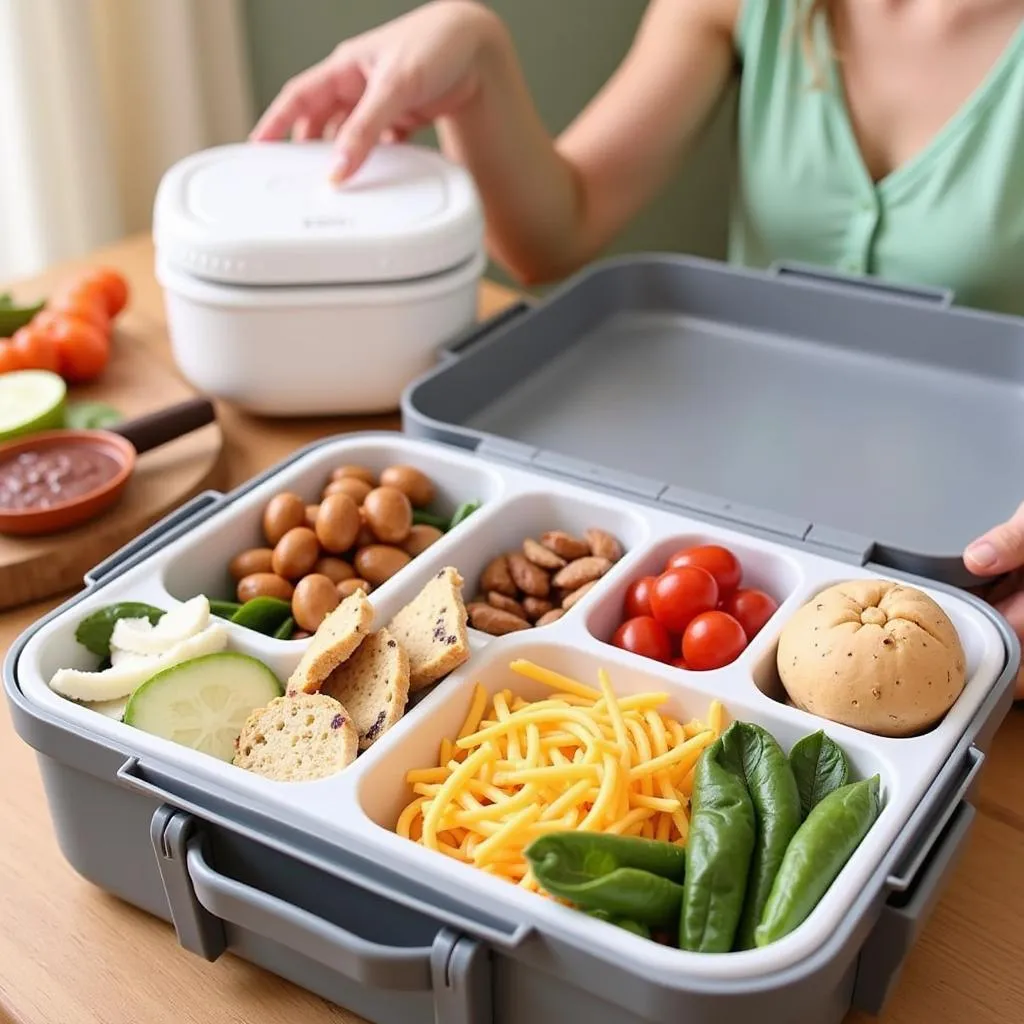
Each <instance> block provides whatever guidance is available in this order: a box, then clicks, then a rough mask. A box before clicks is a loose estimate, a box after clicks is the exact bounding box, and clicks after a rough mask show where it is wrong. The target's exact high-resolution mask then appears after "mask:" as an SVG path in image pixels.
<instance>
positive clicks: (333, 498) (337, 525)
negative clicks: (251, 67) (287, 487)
mask: <svg viewBox="0 0 1024 1024" xmlns="http://www.w3.org/2000/svg"><path fill="white" fill-rule="evenodd" d="M361 526H362V522H361V520H360V518H359V506H358V505H357V504H356V503H355V501H354V500H353V499H352V498H351V497H349V495H347V494H332V495H330V496H329V497H327V498H324V500H323V502H321V504H320V514H319V515H318V516H317V517H316V537H317V540H318V541H319V542H320V544H321V546H322V547H323V549H324V550H325V551H329V552H331V554H334V555H340V554H341V553H342V552H344V551H348V549H349V548H350V547H352V545H353V544H354V543H355V541H356V537H357V536H358V535H359V529H360V527H361Z"/></svg>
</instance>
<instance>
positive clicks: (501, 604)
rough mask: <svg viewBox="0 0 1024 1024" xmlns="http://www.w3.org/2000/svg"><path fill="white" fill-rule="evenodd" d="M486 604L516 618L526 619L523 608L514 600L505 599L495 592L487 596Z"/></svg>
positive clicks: (502, 595)
mask: <svg viewBox="0 0 1024 1024" xmlns="http://www.w3.org/2000/svg"><path fill="white" fill-rule="evenodd" d="M487 603H488V604H489V605H490V606H491V607H492V608H497V609H498V610H499V611H503V612H508V613H509V615H515V616H516V617H517V618H520V619H525V618H526V617H527V616H526V612H525V611H524V610H523V606H522V605H521V604H520V603H519V602H518V601H516V600H515V599H514V598H511V597H506V596H505V595H504V594H499V593H498V592H497V591H496V590H492V591H491V592H490V593H489V594H488V595H487Z"/></svg>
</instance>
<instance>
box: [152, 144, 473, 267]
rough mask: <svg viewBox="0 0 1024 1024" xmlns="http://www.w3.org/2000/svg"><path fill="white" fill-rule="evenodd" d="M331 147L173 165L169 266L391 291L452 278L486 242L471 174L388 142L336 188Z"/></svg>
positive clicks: (287, 147) (163, 207)
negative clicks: (396, 285)
mask: <svg viewBox="0 0 1024 1024" xmlns="http://www.w3.org/2000/svg"><path fill="white" fill-rule="evenodd" d="M331 166H332V164H331V145H330V143H328V142H306V143H288V142H284V143H246V144H240V145H230V146H220V147H216V148H214V149H208V150H204V151H203V152H200V153H196V154H194V155H192V156H189V157H187V158H185V159H184V160H182V161H180V162H179V163H177V164H175V165H174V166H173V167H172V168H171V169H170V170H169V171H168V172H167V173H166V174H165V175H164V177H163V180H162V181H161V183H160V186H159V189H158V190H157V197H156V202H155V208H154V215H153V236H154V242H155V244H156V247H157V250H158V252H159V253H160V256H161V258H162V259H164V260H165V261H166V262H167V264H168V265H170V266H172V267H174V268H176V269H178V270H180V271H184V272H185V273H188V274H191V275H193V276H195V277H198V278H202V279H204V280H206V281H212V282H218V283H222V284H235V285H289V286H293V287H294V286H302V285H328V284H331V285H339V284H381V283H388V282H396V281H409V280H415V279H420V278H427V277H431V276H434V275H438V274H442V273H444V272H446V271H449V270H452V269H454V268H456V267H459V266H461V265H463V264H465V263H466V262H467V261H468V260H470V259H472V258H473V257H474V256H476V255H477V254H478V253H479V252H480V250H481V248H482V246H483V215H482V212H481V207H480V202H479V199H478V197H477V193H476V189H475V186H474V184H473V181H472V178H471V177H470V175H469V174H468V173H467V172H466V171H465V170H464V169H463V168H461V167H459V166H457V165H455V164H453V163H451V162H450V161H448V160H447V159H445V158H444V157H443V156H442V155H441V154H440V153H438V152H436V151H434V150H432V149H427V148H425V147H420V146H411V145H398V144H396V145H386V146H379V147H378V148H376V149H375V150H374V151H373V152H372V153H371V154H370V157H369V159H368V160H367V162H366V163H365V164H364V165H363V166H362V167H361V168H360V169H359V171H357V172H356V174H355V175H354V176H353V177H352V178H351V179H350V180H349V181H348V182H346V183H344V184H343V185H340V186H335V185H333V184H331V182H330V180H329V173H330V170H331Z"/></svg>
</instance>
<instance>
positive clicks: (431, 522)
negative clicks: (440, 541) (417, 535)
mask: <svg viewBox="0 0 1024 1024" xmlns="http://www.w3.org/2000/svg"><path fill="white" fill-rule="evenodd" d="M412 521H413V524H414V525H415V526H434V527H436V528H437V529H438V530H440V531H441V532H442V533H444V532H445V531H446V530H447V529H448V522H449V520H448V519H447V518H446V517H445V516H438V515H434V513H433V512H426V511H424V510H423V509H421V508H414V509H413V510H412Z"/></svg>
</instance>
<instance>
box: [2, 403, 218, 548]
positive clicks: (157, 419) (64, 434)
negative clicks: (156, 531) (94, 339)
mask: <svg viewBox="0 0 1024 1024" xmlns="http://www.w3.org/2000/svg"><path fill="white" fill-rule="evenodd" d="M215 419H216V414H215V412H214V409H213V405H212V404H211V403H210V402H208V401H207V400H206V399H193V400H191V401H188V402H182V403H181V404H180V405H176V406H172V407H171V408H169V409H164V410H162V411H161V412H157V413H152V414H150V415H148V416H142V417H139V418H138V419H135V420H131V421H129V422H127V423H123V424H120V425H118V426H117V427H115V428H114V429H112V430H49V431H45V432H44V433H40V434H33V435H29V436H28V437H24V438H19V439H18V440H17V441H9V442H7V443H6V444H0V470H2V468H3V466H4V465H5V464H6V463H7V462H9V461H10V460H11V459H12V458H16V457H17V456H19V455H23V454H25V453H26V452H36V453H39V452H46V451H52V450H53V449H55V448H69V447H71V448H82V449H89V450H91V451H94V452H95V451H98V452H102V453H103V454H104V455H106V456H108V457H109V458H111V459H112V460H113V461H114V462H115V463H116V467H117V468H116V470H115V472H114V474H113V476H111V477H110V478H109V479H107V480H104V481H103V483H102V484H100V485H99V486H98V487H95V488H93V489H92V490H90V491H87V492H86V493H84V494H80V495H76V496H74V497H72V498H68V499H67V500H66V501H60V502H57V503H56V504H53V505H49V506H47V507H46V508H32V507H30V508H24V509H14V508H9V507H4V506H2V505H0V534H10V535H14V536H21V537H28V536H40V535H42V534H49V533H58V532H60V531H62V530H70V529H71V528H72V527H75V526H80V525H81V524H82V523H85V522H88V521H89V520H91V519H95V518H96V517H97V516H99V515H101V514H102V513H103V512H105V511H106V510H107V509H109V508H110V507H111V506H112V505H113V504H114V503H115V502H116V501H117V500H118V498H120V497H121V494H122V492H123V491H124V489H125V487H126V486H127V484H128V481H129V480H130V479H131V475H132V472H133V470H134V469H135V463H136V460H137V458H138V456H139V455H141V454H143V453H144V452H147V451H150V450H151V449H152V448H157V447H159V446H160V445H162V444H166V443H167V442H168V441H172V440H174V439H175V438H178V437H182V436H183V435H185V434H188V433H191V431H193V430H198V429H199V428H200V427H203V426H206V424H208V423H212V422H213V421H214V420H215Z"/></svg>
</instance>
